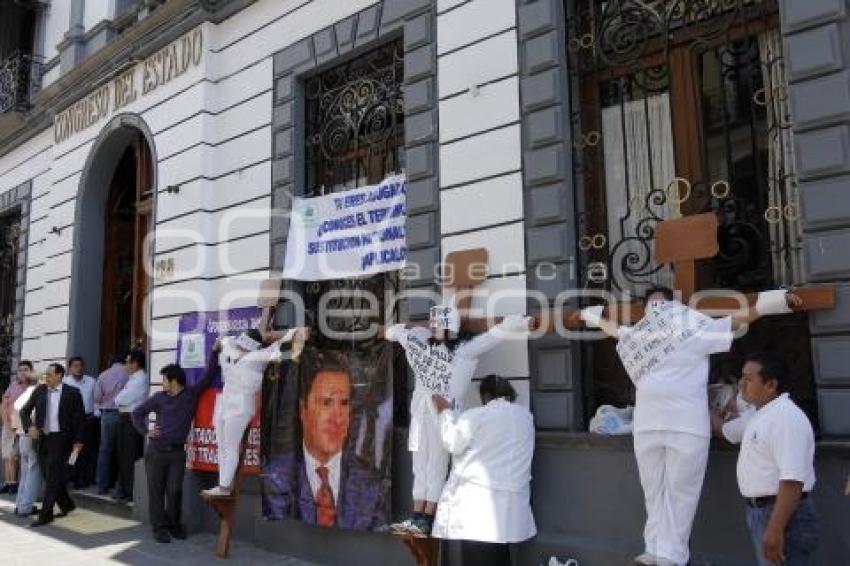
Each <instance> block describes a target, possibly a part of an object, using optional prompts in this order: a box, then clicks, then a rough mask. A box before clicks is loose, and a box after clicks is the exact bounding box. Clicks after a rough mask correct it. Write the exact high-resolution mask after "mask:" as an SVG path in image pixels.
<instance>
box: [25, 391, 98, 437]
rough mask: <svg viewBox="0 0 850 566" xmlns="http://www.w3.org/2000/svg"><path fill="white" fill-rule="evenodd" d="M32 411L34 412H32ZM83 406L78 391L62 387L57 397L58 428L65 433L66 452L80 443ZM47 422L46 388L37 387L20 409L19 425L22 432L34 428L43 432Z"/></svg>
mask: <svg viewBox="0 0 850 566" xmlns="http://www.w3.org/2000/svg"><path fill="white" fill-rule="evenodd" d="M33 411H34V412H33ZM85 414H86V412H85V406H84V405H83V397H82V395H80V392H79V390H77V389H75V388H73V387H70V386H68V385H63V386H62V392H61V393H60V397H59V428H60V430H62V431H63V432H65V433H67V439H68V446H67V449H68V452H69V453H70V451H71V447H72V445H73V444H74V443H81V442H82V432H83V419H84V418H85ZM46 421H47V386H46V385H39V386H38V387H36V388H35V390H34V391H33V392H32V395H30V399H29V401H27V403H26V405H24V406H23V408H22V409H21V425H22V426H23V429H24V430H29V428H30V427H31V426H33V425H34V426H35V427H36V428H37V429H38V430H40V431H42V432H43V431H44V427H45V426H46Z"/></svg>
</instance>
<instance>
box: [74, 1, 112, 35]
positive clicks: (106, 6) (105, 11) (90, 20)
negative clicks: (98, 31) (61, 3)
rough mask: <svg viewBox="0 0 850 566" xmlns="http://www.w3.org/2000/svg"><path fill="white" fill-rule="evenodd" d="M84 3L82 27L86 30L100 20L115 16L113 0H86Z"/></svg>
mask: <svg viewBox="0 0 850 566" xmlns="http://www.w3.org/2000/svg"><path fill="white" fill-rule="evenodd" d="M68 1H70V0H68ZM85 5H86V7H85V11H84V12H83V27H84V28H85V30H86V31H88V30H90V29H91V28H93V27H94V26H95V25H97V24H98V23H100V22H101V21H102V20H111V19H112V18H113V17H115V14H114V11H115V0H86V2H85Z"/></svg>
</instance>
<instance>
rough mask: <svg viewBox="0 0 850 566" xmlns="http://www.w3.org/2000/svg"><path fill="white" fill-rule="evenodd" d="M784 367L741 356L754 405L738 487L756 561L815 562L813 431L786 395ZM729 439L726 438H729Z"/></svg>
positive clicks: (744, 385)
mask: <svg viewBox="0 0 850 566" xmlns="http://www.w3.org/2000/svg"><path fill="white" fill-rule="evenodd" d="M789 389H790V376H789V371H788V367H787V366H786V365H785V363H784V362H782V360H780V359H779V358H778V357H777V356H775V355H773V354H769V353H754V354H750V355H748V356H746V357H745V358H744V367H743V369H742V371H741V395H742V396H743V397H744V400H746V401H747V402H748V403H752V404H753V405H754V406H755V407H756V411H755V413H754V414H753V415H752V416H750V417H749V420H748V422H747V424H746V428H745V429H744V432H743V435H742V437H741V438H729V440H730V441H731V442H735V443H737V442H740V443H741V451H740V453H739V454H738V488H739V489H740V490H741V495H743V496H744V499H745V501H746V506H747V508H746V511H747V527H749V530H750V536H751V539H752V542H753V550H754V551H755V554H756V558H757V560H758V564H759V566H770V565H771V564H785V565H787V566H806V565H809V564H814V562H813V560H812V555H813V554H814V552H815V550H816V548H817V544H818V540H819V538H820V523H819V521H818V517H817V513H816V512H815V507H814V503H813V502H812V498H811V492H812V488H814V485H815V466H814V458H815V435H814V432H813V431H812V425H811V423H810V422H809V419H808V417H806V415H805V413H803V411H801V410H800V408H799V407H797V405H795V404H794V402H793V401H792V400H791V399H790V397H789V396H788V390H789ZM727 438H728V437H727Z"/></svg>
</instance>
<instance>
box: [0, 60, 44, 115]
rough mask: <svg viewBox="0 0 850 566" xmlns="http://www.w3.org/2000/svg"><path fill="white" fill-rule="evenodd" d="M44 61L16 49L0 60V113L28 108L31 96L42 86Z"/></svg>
mask: <svg viewBox="0 0 850 566" xmlns="http://www.w3.org/2000/svg"><path fill="white" fill-rule="evenodd" d="M42 67H43V65H42V63H41V62H40V61H37V60H36V59H35V58H34V57H33V56H32V55H30V54H28V53H22V52H20V51H15V52H13V53H12V54H11V55H9V56H8V57H6V58H5V59H3V60H0V114H3V113H5V112H10V111H21V110H26V109H27V108H28V107H29V101H30V97H31V96H32V95H33V94H35V93H36V92H38V90H39V88H40V87H41V75H42Z"/></svg>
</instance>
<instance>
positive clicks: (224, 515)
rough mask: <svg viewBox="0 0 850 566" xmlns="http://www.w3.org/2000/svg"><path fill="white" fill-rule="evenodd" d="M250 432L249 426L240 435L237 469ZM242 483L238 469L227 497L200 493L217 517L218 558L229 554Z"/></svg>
mask: <svg viewBox="0 0 850 566" xmlns="http://www.w3.org/2000/svg"><path fill="white" fill-rule="evenodd" d="M249 430H251V427H250V425H249V426H248V427H247V428H246V429H245V434H243V435H242V442H241V444H240V446H239V464H240V465H239V467H241V465H242V461H243V460H244V459H245V447H246V445H247V444H248V431H249ZM241 483H242V474H241V473H240V472H239V468H237V469H236V474H235V476H234V477H233V487H232V489H231V490H230V495H228V496H227V497H210V496H209V495H206V494H204V493H201V497H202V498H203V499H204V501H206V502H207V503H208V504H209V505H210V507H212V508H213V511H215V514H216V515H218V518H219V524H218V541H217V542H216V545H215V555H216V556H218V557H219V558H227V556H228V555H229V554H230V537H231V536H232V535H233V517H234V515H236V501H237V500H238V499H239V487H240V484H241Z"/></svg>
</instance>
